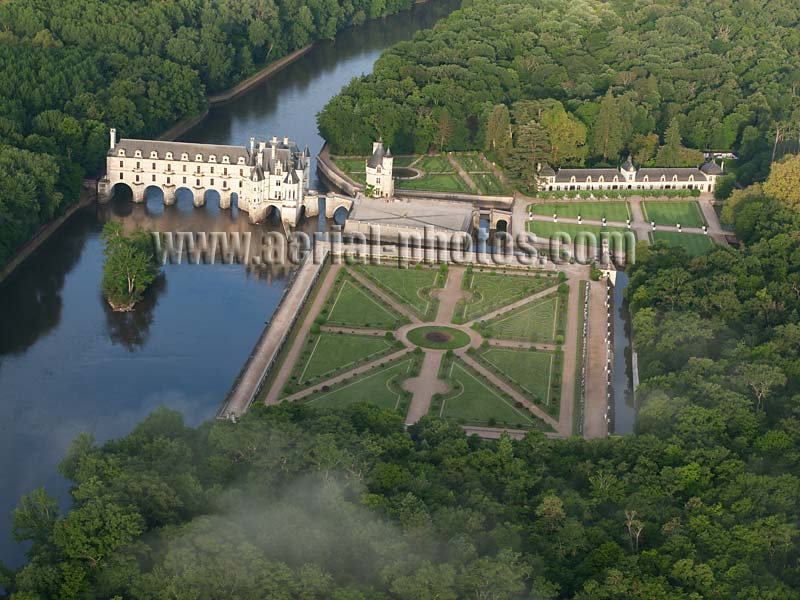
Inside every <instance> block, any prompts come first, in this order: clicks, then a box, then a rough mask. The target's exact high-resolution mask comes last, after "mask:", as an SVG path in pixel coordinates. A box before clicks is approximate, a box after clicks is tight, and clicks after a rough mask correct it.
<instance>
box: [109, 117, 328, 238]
mask: <svg viewBox="0 0 800 600" xmlns="http://www.w3.org/2000/svg"><path fill="white" fill-rule="evenodd" d="M310 173H311V157H310V155H309V152H308V148H306V149H304V150H300V149H299V148H298V146H297V144H295V143H294V142H293V141H291V140H289V138H286V137H285V138H283V139H282V140H279V139H278V138H277V137H274V136H273V138H272V139H271V140H270V141H268V142H265V141H261V142H258V144H256V141H255V138H252V137H251V138H250V145H249V147H245V146H225V145H216V144H193V143H185V142H163V141H153V140H136V139H120V140H117V132H116V130H115V129H111V131H110V144H109V150H108V154H107V158H106V176H105V177H104V178H103V179H102V180H101V181H100V182H99V184H98V193H99V197H100V199H101V200H108V199H110V198H111V196H112V195H113V191H114V188H115V187H116V186H117V185H119V184H125V185H127V186H128V187H129V188H130V189H131V191H132V194H133V200H134V202H143V201H144V199H145V191H146V190H147V188H149V187H156V188H159V189H161V190H162V191H163V193H164V204H167V205H169V204H174V203H175V193H176V191H177V190H178V189H180V188H186V189H188V190H189V191H191V192H192V194H193V202H194V205H195V206H202V205H203V204H204V203H205V195H206V192H207V191H209V190H213V191H216V192H218V193H219V197H220V207H221V208H229V207H230V206H231V203H232V202H236V206H237V207H238V208H239V210H242V211H245V212H247V213H248V215H249V218H250V221H252V222H253V223H258V222H261V221H263V220H265V219H266V218H268V217H269V216H271V214H272V213H273V212H274V211H278V214H279V216H280V218H281V220H282V221H283V222H284V223H286V224H289V225H295V224H296V223H297V221H298V220H299V219H300V217H301V216H302V214H303V213H308V214H309V215H314V214H317V211H318V204H317V195H316V193H311V194H309V190H308V182H309V179H310Z"/></svg>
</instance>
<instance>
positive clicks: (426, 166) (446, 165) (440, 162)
mask: <svg viewBox="0 0 800 600" xmlns="http://www.w3.org/2000/svg"><path fill="white" fill-rule="evenodd" d="M414 168H416V169H420V170H421V171H425V172H426V173H455V172H456V169H455V167H454V166H453V165H451V164H450V161H449V160H447V157H446V156H423V157H422V158H420V159H419V161H417V163H416V164H415V165H414Z"/></svg>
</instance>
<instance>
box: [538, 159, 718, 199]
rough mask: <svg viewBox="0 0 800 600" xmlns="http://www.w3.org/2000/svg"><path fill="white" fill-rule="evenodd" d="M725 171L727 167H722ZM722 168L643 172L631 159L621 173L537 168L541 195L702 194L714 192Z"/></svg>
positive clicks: (711, 162) (713, 165) (710, 164)
mask: <svg viewBox="0 0 800 600" xmlns="http://www.w3.org/2000/svg"><path fill="white" fill-rule="evenodd" d="M723 167H724V165H723ZM723 167H721V166H720V165H718V164H717V163H716V162H715V161H714V160H709V161H708V162H706V163H705V164H704V165H703V166H702V167H700V168H699V169H698V168H671V167H667V168H640V169H637V168H636V167H635V166H634V165H633V161H632V160H631V157H630V156H629V157H628V160H626V161H625V162H624V163H623V164H622V165H621V166H620V167H619V168H618V169H559V170H558V171H554V170H553V168H552V167H550V165H548V164H547V163H545V164H543V165H542V164H540V165H538V166H537V179H538V183H539V189H540V190H541V191H547V192H553V191H556V192H558V191H571V190H575V191H587V190H700V191H701V192H713V191H714V189H715V188H716V185H717V178H718V177H719V176H720V175H722V174H723V172H724V171H723Z"/></svg>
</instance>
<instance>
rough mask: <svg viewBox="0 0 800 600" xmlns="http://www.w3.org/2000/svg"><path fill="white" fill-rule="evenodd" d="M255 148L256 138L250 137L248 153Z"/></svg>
mask: <svg viewBox="0 0 800 600" xmlns="http://www.w3.org/2000/svg"><path fill="white" fill-rule="evenodd" d="M255 149H256V138H254V137H251V138H250V154H252V153H253V152H254V151H255Z"/></svg>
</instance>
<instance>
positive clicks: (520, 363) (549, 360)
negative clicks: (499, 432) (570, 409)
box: [481, 348, 561, 418]
mask: <svg viewBox="0 0 800 600" xmlns="http://www.w3.org/2000/svg"><path fill="white" fill-rule="evenodd" d="M481 359H482V360H483V361H484V362H486V363H488V365H490V366H491V367H492V370H493V371H495V372H498V371H499V373H500V374H501V375H502V376H503V377H504V378H505V379H507V380H509V381H510V382H511V383H513V384H515V386H516V387H517V388H519V389H520V390H521V391H522V392H523V393H524V394H525V396H527V398H528V399H529V400H530V401H531V402H533V403H534V404H536V405H537V406H539V407H540V408H542V409H543V410H544V411H546V412H547V414H549V415H552V416H553V417H556V418H558V413H559V409H560V404H561V402H560V399H561V398H560V396H561V391H560V381H561V376H560V374H559V373H557V372H555V371H556V370H557V368H558V367H559V364H560V361H557V360H556V355H555V354H554V353H553V352H543V351H540V350H537V351H531V350H514V349H511V348H489V349H488V350H485V351H484V352H482V353H481Z"/></svg>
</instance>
